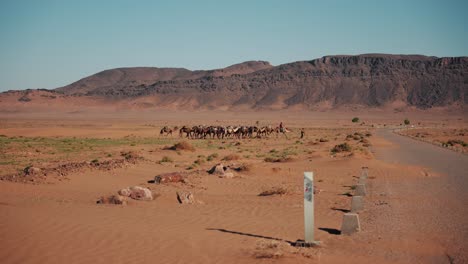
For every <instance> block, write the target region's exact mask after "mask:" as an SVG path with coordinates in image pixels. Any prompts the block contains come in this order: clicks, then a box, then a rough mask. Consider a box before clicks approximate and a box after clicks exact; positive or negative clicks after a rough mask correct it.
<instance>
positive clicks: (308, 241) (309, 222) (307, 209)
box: [296, 172, 320, 247]
mask: <svg viewBox="0 0 468 264" xmlns="http://www.w3.org/2000/svg"><path fill="white" fill-rule="evenodd" d="M304 234H305V236H304V241H303V242H302V241H298V242H296V245H297V246H302V247H311V246H316V245H319V244H320V241H315V237H314V174H313V172H304Z"/></svg>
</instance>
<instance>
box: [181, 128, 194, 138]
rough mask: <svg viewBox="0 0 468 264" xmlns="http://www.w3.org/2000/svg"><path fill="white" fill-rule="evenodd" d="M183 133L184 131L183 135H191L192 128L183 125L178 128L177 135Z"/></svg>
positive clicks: (189, 136) (188, 136)
mask: <svg viewBox="0 0 468 264" xmlns="http://www.w3.org/2000/svg"><path fill="white" fill-rule="evenodd" d="M183 133H185V137H187V138H191V137H192V129H190V128H189V127H186V126H183V127H181V128H180V130H179V137H182V136H183Z"/></svg>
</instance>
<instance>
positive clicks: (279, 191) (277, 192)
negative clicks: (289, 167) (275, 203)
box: [258, 187, 289, 196]
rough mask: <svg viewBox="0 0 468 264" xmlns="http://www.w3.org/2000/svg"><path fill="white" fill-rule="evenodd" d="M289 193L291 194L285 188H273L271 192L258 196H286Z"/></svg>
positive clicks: (264, 192)
mask: <svg viewBox="0 0 468 264" xmlns="http://www.w3.org/2000/svg"><path fill="white" fill-rule="evenodd" d="M287 193H289V191H288V189H286V188H284V187H273V188H271V189H269V190H266V191H263V192H261V193H260V194H258V196H271V195H285V194H287Z"/></svg>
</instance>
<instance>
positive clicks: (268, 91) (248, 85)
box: [23, 54, 468, 109]
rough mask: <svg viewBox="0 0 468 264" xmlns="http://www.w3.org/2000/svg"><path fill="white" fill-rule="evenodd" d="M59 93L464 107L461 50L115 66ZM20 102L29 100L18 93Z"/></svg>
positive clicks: (211, 104)
mask: <svg viewBox="0 0 468 264" xmlns="http://www.w3.org/2000/svg"><path fill="white" fill-rule="evenodd" d="M54 92H55V93H57V94H60V95H61V96H62V97H63V96H65V97H66V96H73V97H76V96H78V97H83V98H88V99H90V98H91V99H92V98H94V99H96V100H98V101H96V102H100V103H103V102H112V103H126V105H131V106H138V107H143V108H169V109H333V108H339V107H343V106H359V107H388V106H390V107H416V108H420V109H427V108H431V107H453V106H455V107H460V106H461V107H464V106H465V105H466V104H467V102H468V57H450V58H437V57H427V56H422V55H389V54H363V55H357V56H348V55H336V56H325V57H322V58H319V59H315V60H311V61H298V62H293V63H288V64H283V65H279V66H271V65H270V64H269V63H268V62H263V61H250V62H244V63H240V64H236V65H233V66H229V67H227V68H224V69H217V70H210V71H190V70H187V69H183V68H140V67H139V68H119V69H112V70H106V71H103V72H100V73H97V74H95V75H92V76H89V77H86V78H84V79H81V80H79V81H77V82H75V83H72V84H70V85H68V86H64V87H61V88H58V89H56V90H55V91H54ZM23 103H29V102H27V100H25V98H24V97H23Z"/></svg>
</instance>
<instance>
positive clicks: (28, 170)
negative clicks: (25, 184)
mask: <svg viewBox="0 0 468 264" xmlns="http://www.w3.org/2000/svg"><path fill="white" fill-rule="evenodd" d="M24 172H25V174H26V175H35V174H39V173H40V172H41V169H40V168H36V167H28V168H26V169H25V170H24Z"/></svg>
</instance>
